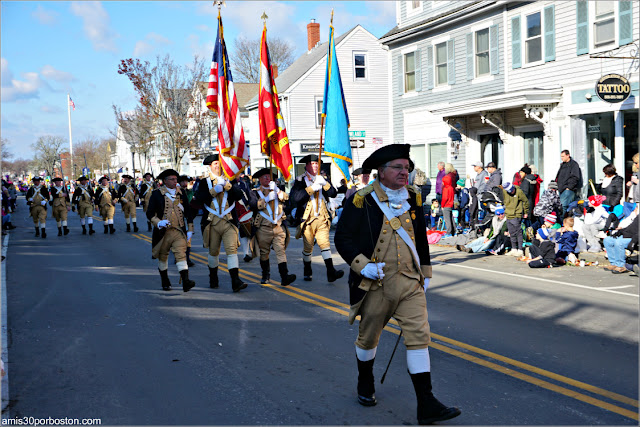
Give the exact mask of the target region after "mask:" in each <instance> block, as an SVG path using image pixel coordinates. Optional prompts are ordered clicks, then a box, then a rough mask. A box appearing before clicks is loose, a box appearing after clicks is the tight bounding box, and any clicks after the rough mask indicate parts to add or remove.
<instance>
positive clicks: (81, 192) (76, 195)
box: [71, 176, 96, 235]
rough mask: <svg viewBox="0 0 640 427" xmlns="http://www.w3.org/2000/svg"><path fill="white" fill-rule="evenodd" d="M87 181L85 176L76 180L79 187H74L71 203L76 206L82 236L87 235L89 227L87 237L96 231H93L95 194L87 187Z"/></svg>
mask: <svg viewBox="0 0 640 427" xmlns="http://www.w3.org/2000/svg"><path fill="white" fill-rule="evenodd" d="M88 180H89V179H88V178H87V177H86V176H81V177H80V178H78V181H79V182H80V185H79V186H77V187H76V189H75V191H74V192H73V197H72V198H71V202H72V203H73V204H74V205H76V210H77V211H78V215H79V216H80V224H81V225H82V234H87V227H86V225H85V223H86V224H88V225H89V235H92V234H94V233H95V232H96V231H95V230H94V229H93V199H94V197H95V194H94V193H93V189H92V188H91V187H90V186H89V185H87V181H88Z"/></svg>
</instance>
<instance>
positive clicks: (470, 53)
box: [466, 33, 473, 80]
mask: <svg viewBox="0 0 640 427" xmlns="http://www.w3.org/2000/svg"><path fill="white" fill-rule="evenodd" d="M466 39H467V80H473V33H468V34H467V36H466Z"/></svg>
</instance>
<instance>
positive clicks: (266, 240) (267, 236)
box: [256, 225, 287, 264]
mask: <svg viewBox="0 0 640 427" xmlns="http://www.w3.org/2000/svg"><path fill="white" fill-rule="evenodd" d="M286 237H287V233H285V231H284V229H283V228H282V226H281V225H276V226H271V225H263V226H261V227H260V228H258V230H257V231H256V238H257V239H258V246H259V247H260V261H266V260H268V259H269V252H270V251H271V246H272V245H273V250H274V251H275V253H276V259H277V260H278V264H280V263H283V262H287V254H286V252H285V247H284V242H285V239H286Z"/></svg>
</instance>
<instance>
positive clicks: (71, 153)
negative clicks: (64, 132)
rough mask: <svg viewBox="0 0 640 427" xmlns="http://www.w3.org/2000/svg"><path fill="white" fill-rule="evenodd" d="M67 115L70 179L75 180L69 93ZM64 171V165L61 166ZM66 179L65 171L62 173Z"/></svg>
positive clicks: (68, 96)
mask: <svg viewBox="0 0 640 427" xmlns="http://www.w3.org/2000/svg"><path fill="white" fill-rule="evenodd" d="M67 113H68V115H69V160H71V167H70V170H69V179H73V178H72V176H73V140H72V139H71V96H70V95H69V94H68V93H67ZM60 169H62V164H60ZM62 177H63V178H64V171H63V172H62Z"/></svg>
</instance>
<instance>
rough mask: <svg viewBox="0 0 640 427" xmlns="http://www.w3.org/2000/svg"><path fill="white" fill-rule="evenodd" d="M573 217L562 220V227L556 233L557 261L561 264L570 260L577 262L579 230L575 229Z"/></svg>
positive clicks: (573, 262)
mask: <svg viewBox="0 0 640 427" xmlns="http://www.w3.org/2000/svg"><path fill="white" fill-rule="evenodd" d="M573 223H574V220H573V217H571V216H570V217H567V218H565V219H564V221H562V228H560V229H559V230H558V232H557V233H556V243H558V250H557V252H556V263H557V264H560V265H564V264H566V262H567V261H569V262H570V263H572V264H575V263H576V261H577V259H578V258H577V257H576V254H575V252H576V246H577V245H578V232H577V231H575V230H574V229H573Z"/></svg>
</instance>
